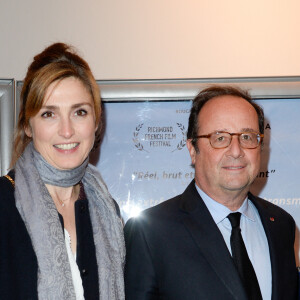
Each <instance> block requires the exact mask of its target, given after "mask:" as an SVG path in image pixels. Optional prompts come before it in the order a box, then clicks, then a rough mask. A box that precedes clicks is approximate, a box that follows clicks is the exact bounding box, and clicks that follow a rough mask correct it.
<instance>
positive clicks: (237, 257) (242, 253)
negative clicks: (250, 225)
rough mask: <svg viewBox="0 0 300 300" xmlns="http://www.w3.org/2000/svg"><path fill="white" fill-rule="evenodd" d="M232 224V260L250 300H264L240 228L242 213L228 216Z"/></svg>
mask: <svg viewBox="0 0 300 300" xmlns="http://www.w3.org/2000/svg"><path fill="white" fill-rule="evenodd" d="M227 217H228V219H229V221H230V223H231V227H232V230H231V236H230V245H231V252H232V258H233V261H234V263H235V265H236V268H237V270H238V272H239V274H240V277H241V279H242V282H243V284H244V287H245V290H246V293H247V295H248V298H249V300H260V299H261V300H262V295H261V292H260V288H259V284H258V281H257V277H256V274H255V271H254V269H253V266H252V264H251V261H250V259H249V256H248V253H247V250H246V247H245V244H244V241H243V237H242V234H241V228H240V220H241V214H240V213H238V212H237V213H231V214H229V215H228V216H227Z"/></svg>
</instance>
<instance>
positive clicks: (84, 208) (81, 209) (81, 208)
mask: <svg viewBox="0 0 300 300" xmlns="http://www.w3.org/2000/svg"><path fill="white" fill-rule="evenodd" d="M80 211H81V212H82V213H84V212H85V211H86V206H85V205H84V204H81V206H80Z"/></svg>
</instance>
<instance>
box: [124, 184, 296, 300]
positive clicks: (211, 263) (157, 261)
mask: <svg viewBox="0 0 300 300" xmlns="http://www.w3.org/2000/svg"><path fill="white" fill-rule="evenodd" d="M249 199H250V200H251V201H252V202H253V203H254V205H255V206H256V208H257V210H258V212H259V215H260V217H261V220H262V224H263V226H264V229H265V232H266V236H267V239H268V243H269V249H270V259H271V266H272V300H293V299H297V293H298V292H297V291H298V279H297V278H298V275H297V269H296V263H295V254H294V239H295V222H294V220H293V218H292V217H291V216H290V215H289V214H288V213H287V212H285V211H284V210H282V209H281V208H279V207H277V206H275V205H273V204H271V203H269V202H267V201H265V200H263V199H260V198H258V197H254V196H253V195H252V194H250V193H249ZM125 240H126V248H127V259H126V267H125V289H126V299H127V300H140V299H149V300H150V299H171V300H185V299H187V300H193V299H195V300H196V299H197V300H199V299H205V300H220V299H222V300H233V299H236V300H247V296H246V294H245V291H244V288H243V286H242V283H241V280H240V277H239V275H238V273H237V270H236V268H235V266H234V263H233V260H232V257H231V255H230V252H229V250H228V249H227V246H226V244H225V242H224V239H223V236H222V234H221V232H220V230H219V229H218V227H217V225H216V224H215V222H214V220H213V218H212V216H211V215H210V213H209V211H208V209H207V207H206V206H205V204H204V202H203V200H202V199H201V197H200V195H199V193H198V192H197V190H196V188H195V181H192V182H191V184H190V185H189V186H188V187H187V189H186V190H185V191H184V193H183V194H181V195H179V196H176V197H175V198H173V199H170V200H168V201H165V202H163V203H161V204H159V205H157V206H155V207H152V208H150V209H147V210H145V211H144V212H143V213H142V214H141V215H140V216H139V217H137V218H133V219H130V220H129V221H128V222H127V224H126V226H125Z"/></svg>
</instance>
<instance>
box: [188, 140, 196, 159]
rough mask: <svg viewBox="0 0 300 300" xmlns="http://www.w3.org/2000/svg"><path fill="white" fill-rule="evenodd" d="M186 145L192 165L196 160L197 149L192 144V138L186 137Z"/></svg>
mask: <svg viewBox="0 0 300 300" xmlns="http://www.w3.org/2000/svg"><path fill="white" fill-rule="evenodd" d="M186 146H187V148H188V150H189V152H190V156H191V160H192V165H194V164H195V162H196V155H197V151H196V149H195V147H194V145H193V144H192V139H188V140H187V141H186Z"/></svg>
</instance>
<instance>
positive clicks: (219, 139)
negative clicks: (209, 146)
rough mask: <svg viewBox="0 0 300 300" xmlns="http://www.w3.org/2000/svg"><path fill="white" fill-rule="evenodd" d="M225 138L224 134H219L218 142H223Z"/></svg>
mask: <svg viewBox="0 0 300 300" xmlns="http://www.w3.org/2000/svg"><path fill="white" fill-rule="evenodd" d="M224 140H225V137H224V136H218V138H217V142H223V141H224Z"/></svg>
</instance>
